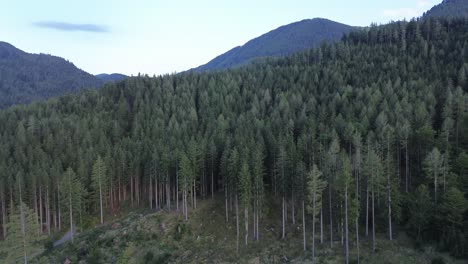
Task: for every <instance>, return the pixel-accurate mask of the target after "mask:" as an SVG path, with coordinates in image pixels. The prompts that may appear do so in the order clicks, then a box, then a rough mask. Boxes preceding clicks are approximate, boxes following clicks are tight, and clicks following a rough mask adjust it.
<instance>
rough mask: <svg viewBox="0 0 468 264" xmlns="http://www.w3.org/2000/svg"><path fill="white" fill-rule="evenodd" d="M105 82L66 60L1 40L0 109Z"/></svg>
mask: <svg viewBox="0 0 468 264" xmlns="http://www.w3.org/2000/svg"><path fill="white" fill-rule="evenodd" d="M102 84H103V81H101V80H100V79H98V78H96V77H94V76H93V75H91V74H89V73H87V72H85V71H83V70H80V69H78V68H77V67H76V66H75V65H73V63H71V62H68V61H66V60H64V59H63V58H60V57H56V56H52V55H46V54H30V53H26V52H24V51H22V50H20V49H17V48H15V47H14V46H13V45H11V44H9V43H6V42H1V41H0V108H5V107H8V106H11V105H14V104H25V103H30V102H33V101H37V100H41V99H47V98H50V97H53V96H59V95H64V94H68V93H73V92H76V91H78V90H80V89H83V88H98V87H100V86H102Z"/></svg>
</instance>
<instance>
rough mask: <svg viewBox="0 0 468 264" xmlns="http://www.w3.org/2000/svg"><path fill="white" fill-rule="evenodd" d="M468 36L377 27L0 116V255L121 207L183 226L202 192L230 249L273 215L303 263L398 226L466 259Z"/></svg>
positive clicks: (441, 27) (411, 25)
mask: <svg viewBox="0 0 468 264" xmlns="http://www.w3.org/2000/svg"><path fill="white" fill-rule="evenodd" d="M467 29H468V19H436V18H424V19H415V20H411V21H409V22H406V21H401V22H394V23H390V24H388V25H383V26H377V25H373V26H372V27H370V28H368V29H362V30H358V31H354V32H351V33H349V34H347V35H345V36H344V37H343V39H342V40H341V41H339V42H336V43H330V44H323V45H322V46H320V47H319V48H314V49H311V50H309V51H307V52H300V53H297V54H294V55H291V56H288V57H285V58H276V59H265V60H262V61H258V62H254V63H252V64H250V65H247V66H244V67H241V68H237V69H230V70H224V71H220V72H214V73H210V72H205V73H192V72H187V73H182V74H173V75H164V76H153V77H149V76H138V77H132V78H128V79H126V80H124V81H121V82H117V83H108V84H106V85H105V86H104V87H103V88H102V89H100V90H86V91H83V92H81V93H80V94H78V95H69V96H64V97H59V98H54V99H50V100H48V101H46V102H36V103H33V104H31V105H25V106H15V107H11V108H8V109H6V110H2V111H0V124H1V126H0V208H1V209H0V214H1V219H0V223H1V231H0V234H1V241H0V245H1V246H0V251H1V252H0V261H1V259H2V258H3V260H6V262H8V260H13V259H17V258H19V257H24V258H25V259H28V258H29V255H30V254H31V250H30V248H31V247H33V245H34V244H36V243H39V241H41V240H42V239H44V237H46V236H48V235H51V234H53V233H54V232H58V231H66V230H69V229H73V228H74V227H75V226H76V228H77V229H78V230H81V229H83V228H87V227H90V225H94V224H102V223H104V222H106V219H108V218H110V217H112V215H113V214H115V212H118V211H119V210H120V209H121V207H123V205H124V204H126V205H128V206H130V207H131V208H134V209H137V208H149V209H152V210H160V209H164V210H167V211H172V212H178V214H180V216H181V217H183V218H184V219H186V220H188V221H190V217H191V212H194V210H196V208H197V203H198V202H199V201H200V200H203V199H212V198H213V197H215V198H218V197H219V199H221V197H222V199H223V205H224V208H223V210H224V211H225V221H226V222H230V223H232V222H234V223H235V225H236V234H237V237H236V243H237V245H236V246H237V248H238V249H239V248H242V247H247V246H248V244H249V243H252V241H254V240H261V239H262V231H263V229H262V228H261V226H262V222H263V221H264V220H265V218H264V217H265V211H266V210H267V209H268V210H277V211H278V212H279V214H278V215H280V216H281V219H279V221H281V230H280V236H279V237H278V239H285V240H286V239H288V233H290V232H293V231H292V230H294V229H295V228H296V227H297V226H300V228H301V230H302V231H301V232H303V236H304V243H303V248H304V250H307V251H311V252H312V253H311V258H312V261H314V254H315V252H314V249H315V246H316V244H318V243H321V244H322V243H323V244H329V246H330V247H337V246H340V247H341V246H342V247H343V253H344V254H345V256H346V262H347V263H348V261H349V259H350V258H353V259H359V250H357V252H358V253H357V254H358V255H357V256H350V253H349V252H350V248H357V249H359V245H360V243H361V242H362V241H370V243H372V247H373V249H374V250H375V249H376V247H378V241H377V240H376V234H384V235H385V237H386V238H387V239H388V240H392V239H395V236H397V235H398V234H399V233H403V232H404V233H407V234H408V235H409V236H411V237H412V238H413V239H414V240H415V241H419V243H430V242H433V243H436V244H437V246H438V249H439V250H443V251H448V252H450V254H451V255H452V256H454V257H458V258H468V213H467V209H468V203H467V197H468V153H467V151H468V112H467V109H468V95H467V92H468V82H467V77H468V76H467V73H468V30H467ZM267 199H271V200H275V201H278V203H279V204H280V206H279V207H278V208H276V207H275V208H266V204H267ZM306 220H307V221H306ZM306 222H307V223H313V224H311V225H310V224H309V225H306ZM306 237H308V238H310V237H312V239H307V240H306ZM307 241H309V242H310V243H306V242H307ZM338 241H341V244H339V243H338ZM353 252H355V251H353Z"/></svg>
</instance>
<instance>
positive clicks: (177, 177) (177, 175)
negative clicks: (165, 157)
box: [176, 166, 179, 211]
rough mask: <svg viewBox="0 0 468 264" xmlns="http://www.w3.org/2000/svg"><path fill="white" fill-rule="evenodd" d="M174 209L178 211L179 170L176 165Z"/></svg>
mask: <svg viewBox="0 0 468 264" xmlns="http://www.w3.org/2000/svg"><path fill="white" fill-rule="evenodd" d="M176 209H177V211H179V170H178V169H177V166H176Z"/></svg>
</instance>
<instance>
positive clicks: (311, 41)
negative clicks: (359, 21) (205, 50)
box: [194, 18, 353, 72]
mask: <svg viewBox="0 0 468 264" xmlns="http://www.w3.org/2000/svg"><path fill="white" fill-rule="evenodd" d="M351 30H353V27H352V26H348V25H345V24H341V23H338V22H335V21H331V20H328V19H323V18H314V19H305V20H302V21H299V22H295V23H292V24H289V25H285V26H282V27H279V28H277V29H275V30H272V31H270V32H268V33H266V34H264V35H262V36H260V37H258V38H255V39H252V40H250V41H249V42H247V43H246V44H245V45H243V46H239V47H235V48H233V49H231V50H230V51H228V52H226V53H224V54H221V55H219V56H218V57H216V58H214V59H213V60H211V61H210V62H208V63H207V64H205V65H202V66H199V67H197V68H196V69H194V70H195V71H197V72H200V71H206V70H222V69H227V68H231V67H238V66H241V65H245V64H247V63H250V62H252V60H255V59H259V58H263V57H270V56H286V55H290V54H292V53H294V52H298V51H304V50H308V49H310V48H314V47H318V46H319V45H320V44H321V43H322V42H326V41H337V40H340V39H341V37H343V35H344V34H345V33H348V32H350V31H351Z"/></svg>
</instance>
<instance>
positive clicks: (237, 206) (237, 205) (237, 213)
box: [236, 194, 239, 252]
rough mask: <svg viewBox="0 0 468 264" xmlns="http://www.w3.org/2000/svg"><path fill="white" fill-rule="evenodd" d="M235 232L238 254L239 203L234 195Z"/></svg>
mask: <svg viewBox="0 0 468 264" xmlns="http://www.w3.org/2000/svg"><path fill="white" fill-rule="evenodd" d="M236 231H237V244H236V248H237V252H239V201H238V199H237V194H236Z"/></svg>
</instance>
